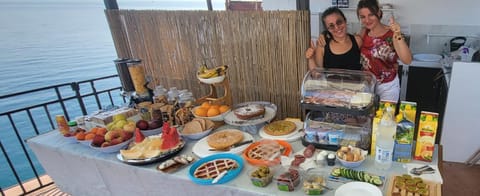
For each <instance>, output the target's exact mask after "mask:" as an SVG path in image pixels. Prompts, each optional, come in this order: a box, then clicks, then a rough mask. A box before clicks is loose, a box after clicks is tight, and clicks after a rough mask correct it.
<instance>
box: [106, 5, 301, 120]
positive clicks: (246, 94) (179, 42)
mask: <svg viewBox="0 0 480 196" xmlns="http://www.w3.org/2000/svg"><path fill="white" fill-rule="evenodd" d="M105 13H106V16H107V19H108V22H109V25H110V29H111V32H112V37H113V39H114V43H115V47H116V49H117V54H118V57H120V58H139V59H141V60H142V61H143V62H142V63H143V65H144V67H145V70H146V75H148V76H150V77H151V78H152V83H151V84H150V86H152V87H154V86H156V85H163V86H164V87H166V88H169V87H177V88H178V89H189V90H191V91H192V92H193V93H194V95H195V96H196V97H201V96H204V95H206V94H207V93H208V92H209V86H208V85H206V84H202V83H200V82H199V81H198V79H197V78H196V71H197V69H198V67H199V66H200V65H201V64H203V63H206V65H207V66H208V67H214V66H217V65H228V66H229V68H228V71H227V72H228V74H227V77H228V78H229V79H230V89H231V92H232V99H233V103H234V104H236V103H242V102H246V101H270V102H272V103H275V104H276V105H277V106H278V112H277V118H279V119H282V118H285V117H300V115H301V111H300V104H299V103H300V91H301V84H302V80H303V76H304V75H305V73H306V71H307V61H306V59H305V50H306V49H307V48H308V46H309V43H310V41H309V40H310V15H309V13H308V11H238V12H237V11H164V10H106V11H105ZM220 94H221V93H220Z"/></svg>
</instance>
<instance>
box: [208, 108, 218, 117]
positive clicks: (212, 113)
mask: <svg viewBox="0 0 480 196" xmlns="http://www.w3.org/2000/svg"><path fill="white" fill-rule="evenodd" d="M219 114H220V110H218V109H217V108H210V109H208V111H207V116H208V117H212V116H217V115H219Z"/></svg>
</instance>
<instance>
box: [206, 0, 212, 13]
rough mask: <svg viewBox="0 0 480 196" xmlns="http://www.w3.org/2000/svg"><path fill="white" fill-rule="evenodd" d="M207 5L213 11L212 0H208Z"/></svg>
mask: <svg viewBox="0 0 480 196" xmlns="http://www.w3.org/2000/svg"><path fill="white" fill-rule="evenodd" d="M207 7H208V11H212V10H213V7H212V0H207Z"/></svg>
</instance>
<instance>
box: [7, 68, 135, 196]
mask: <svg viewBox="0 0 480 196" xmlns="http://www.w3.org/2000/svg"><path fill="white" fill-rule="evenodd" d="M112 86H114V87H113V88H112ZM121 90H122V87H121V86H120V81H119V79H118V75H111V76H105V77H101V78H95V79H91V80H84V81H79V82H72V83H64V84H57V85H52V86H47V87H43V88H38V89H33V90H27V91H22V92H17V93H12V94H8V95H2V96H0V125H1V127H0V148H1V152H0V165H1V166H2V167H0V176H2V177H1V178H0V179H1V180H0V192H1V193H2V195H5V192H4V191H5V190H6V189H7V188H9V187H11V186H20V188H21V189H22V192H23V194H28V193H31V192H33V191H35V190H38V189H40V188H42V187H45V186H48V185H50V184H52V182H50V183H46V184H44V183H43V182H42V181H41V180H40V176H42V174H43V173H44V170H43V168H42V167H41V165H40V164H39V163H38V161H37V159H36V158H35V156H34V154H33V152H32V151H31V150H30V149H29V148H28V146H27V145H26V142H25V141H26V139H28V138H31V137H34V136H37V135H40V134H42V133H45V132H48V131H51V130H53V129H55V128H56V121H55V116H56V115H59V114H60V115H64V116H65V117H66V118H67V120H74V118H75V117H77V116H85V115H88V114H89V113H92V112H94V111H98V110H100V109H105V108H106V107H109V106H112V105H123V104H125V103H126V101H127V100H126V99H125V97H123V96H121ZM32 179H34V180H37V181H38V184H39V186H38V187H37V188H34V189H33V190H26V189H25V187H24V186H23V183H24V182H26V181H29V180H32Z"/></svg>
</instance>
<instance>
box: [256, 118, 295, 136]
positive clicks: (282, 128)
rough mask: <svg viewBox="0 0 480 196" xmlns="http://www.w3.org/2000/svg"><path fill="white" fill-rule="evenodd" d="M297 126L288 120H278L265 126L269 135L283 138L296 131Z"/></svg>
mask: <svg viewBox="0 0 480 196" xmlns="http://www.w3.org/2000/svg"><path fill="white" fill-rule="evenodd" d="M296 128H297V125H296V124H295V123H294V122H291V121H287V120H278V121H275V122H272V123H270V124H268V125H266V126H265V128H264V131H265V133H267V134H268V135H273V136H281V135H288V134H290V133H292V132H293V131H295V129H296Z"/></svg>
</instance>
